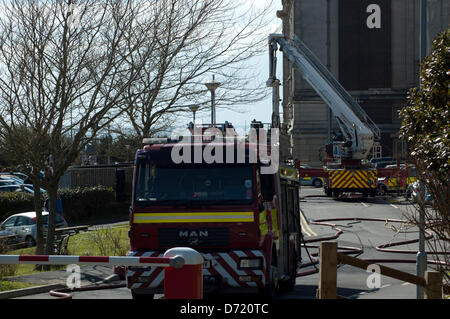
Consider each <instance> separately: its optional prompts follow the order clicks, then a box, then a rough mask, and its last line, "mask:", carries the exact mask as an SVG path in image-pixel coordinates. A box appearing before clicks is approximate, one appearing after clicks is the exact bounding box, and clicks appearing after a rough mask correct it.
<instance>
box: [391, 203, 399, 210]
mask: <svg viewBox="0 0 450 319" xmlns="http://www.w3.org/2000/svg"><path fill="white" fill-rule="evenodd" d="M390 206H392V207H394V208H397V209H398V207H397V206H395V205H394V204H390Z"/></svg>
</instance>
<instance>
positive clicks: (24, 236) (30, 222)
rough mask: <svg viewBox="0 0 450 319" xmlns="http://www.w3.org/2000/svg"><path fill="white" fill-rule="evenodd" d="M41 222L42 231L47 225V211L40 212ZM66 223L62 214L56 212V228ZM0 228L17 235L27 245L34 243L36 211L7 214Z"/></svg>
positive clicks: (65, 225)
mask: <svg viewBox="0 0 450 319" xmlns="http://www.w3.org/2000/svg"><path fill="white" fill-rule="evenodd" d="M42 219H43V221H42V223H43V226H44V233H45V231H46V229H47V225H48V212H45V211H44V212H42ZM67 226H68V224H67V222H66V220H65V219H64V217H63V216H61V215H59V214H56V226H55V227H56V228H62V227H67ZM0 229H1V230H3V231H5V230H7V231H9V232H10V233H12V234H13V235H16V236H17V239H18V241H19V242H24V243H25V244H26V246H27V247H32V246H34V245H36V234H37V227H36V212H26V213H19V214H15V215H12V216H9V217H8V218H7V219H6V220H5V221H4V222H3V223H2V224H1V225H0Z"/></svg>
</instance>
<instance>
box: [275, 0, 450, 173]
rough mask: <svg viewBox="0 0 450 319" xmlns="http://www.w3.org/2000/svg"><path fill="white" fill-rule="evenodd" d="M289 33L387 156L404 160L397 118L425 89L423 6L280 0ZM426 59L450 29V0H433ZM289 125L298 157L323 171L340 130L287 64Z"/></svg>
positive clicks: (409, 1) (387, 0) (383, 0)
mask: <svg viewBox="0 0 450 319" xmlns="http://www.w3.org/2000/svg"><path fill="white" fill-rule="evenodd" d="M281 2H282V5H283V9H282V10H280V11H278V12H277V16H278V17H279V18H281V19H282V21H283V33H284V34H285V35H286V36H289V37H292V36H293V35H294V34H295V35H296V36H297V37H299V38H300V39H302V41H303V42H305V43H306V45H307V46H308V47H309V48H310V49H311V50H312V51H313V52H314V53H315V54H316V55H317V56H318V58H319V59H320V60H321V61H322V63H323V64H324V65H325V66H326V67H327V68H328V69H329V70H330V71H331V72H332V73H333V74H334V76H335V77H336V79H337V80H338V81H339V82H340V83H341V84H342V85H343V86H344V88H345V89H346V90H347V91H348V92H349V93H350V94H351V95H352V96H353V97H354V98H355V99H356V101H357V102H358V103H359V104H360V106H361V107H362V108H363V109H364V110H365V111H366V113H367V114H368V115H369V117H371V119H372V120H373V121H374V122H375V123H376V124H377V126H378V127H379V128H380V130H381V141H380V142H381V146H382V156H393V157H397V156H398V157H404V156H405V155H406V150H405V145H404V143H402V142H401V141H399V139H398V131H399V128H400V125H401V123H400V119H399V117H398V111H399V110H400V109H401V108H402V107H404V106H405V105H406V101H407V100H406V98H407V94H408V90H409V89H410V88H412V87H415V86H418V84H419V72H420V0H282V1H281ZM427 3H428V4H427V8H428V15H427V24H426V25H427V32H426V33H427V52H428V53H429V52H430V51H431V44H432V41H433V39H434V38H435V36H436V35H437V34H438V33H439V32H440V31H441V30H444V29H446V28H448V27H449V23H450V1H447V0H428V1H427ZM282 84H283V96H282V100H283V102H282V109H283V118H282V121H283V124H284V125H285V126H287V127H288V128H289V130H290V132H291V134H292V135H291V136H292V144H293V149H292V156H293V158H298V159H300V161H301V162H302V163H307V164H310V165H312V166H320V165H321V158H322V156H323V154H324V146H325V145H326V144H327V143H328V142H329V138H330V137H331V136H332V134H333V132H334V131H336V130H337V126H336V123H335V121H334V119H333V116H332V113H331V112H330V110H329V108H328V106H327V105H326V104H325V103H324V102H323V101H322V100H321V98H320V97H319V96H318V95H317V94H316V92H315V91H314V90H312V88H311V87H310V86H309V85H308V84H307V83H306V82H305V81H304V80H303V78H302V76H301V74H300V72H299V71H298V70H296V69H294V68H292V66H291V65H290V63H289V62H288V61H287V60H286V59H284V62H283V81H282Z"/></svg>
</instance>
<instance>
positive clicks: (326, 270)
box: [317, 241, 337, 299]
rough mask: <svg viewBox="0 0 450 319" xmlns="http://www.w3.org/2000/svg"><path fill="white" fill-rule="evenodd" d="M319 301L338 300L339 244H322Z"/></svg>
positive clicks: (320, 250)
mask: <svg viewBox="0 0 450 319" xmlns="http://www.w3.org/2000/svg"><path fill="white" fill-rule="evenodd" d="M319 254H320V259H319V289H318V290H317V298H318V299H336V297H337V295H336V290H337V289H336V284H337V242H335V241H331V242H330V241H329V242H321V243H320V249H319Z"/></svg>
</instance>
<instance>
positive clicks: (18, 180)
mask: <svg viewBox="0 0 450 319" xmlns="http://www.w3.org/2000/svg"><path fill="white" fill-rule="evenodd" d="M5 179H7V180H13V181H15V182H16V183H17V184H23V183H24V180H23V179H22V178H20V177H18V176H16V175H13V174H10V173H1V175H0V180H5Z"/></svg>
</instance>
